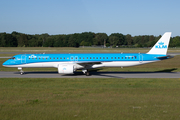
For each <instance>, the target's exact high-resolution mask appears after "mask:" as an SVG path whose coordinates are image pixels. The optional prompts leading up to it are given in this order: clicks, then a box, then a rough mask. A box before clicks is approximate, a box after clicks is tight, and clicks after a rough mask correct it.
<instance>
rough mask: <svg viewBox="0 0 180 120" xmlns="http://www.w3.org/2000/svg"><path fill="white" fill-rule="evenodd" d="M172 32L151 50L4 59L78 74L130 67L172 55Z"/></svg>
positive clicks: (13, 64)
mask: <svg viewBox="0 0 180 120" xmlns="http://www.w3.org/2000/svg"><path fill="white" fill-rule="evenodd" d="M170 37H171V32H166V33H164V35H163V36H162V37H161V38H160V39H159V40H158V41H157V43H156V44H155V45H154V46H153V47H152V48H151V49H150V51H149V52H148V53H66V54H19V55H15V56H13V57H11V58H10V59H9V60H7V61H5V62H4V63H3V66H5V67H17V68H18V70H20V74H21V75H23V74H24V71H23V70H22V69H23V68H27V67H45V68H47V67H54V68H57V69H58V73H59V74H74V72H75V71H76V70H82V72H83V73H84V74H85V75H86V76H89V75H90V73H89V70H90V69H94V68H100V67H128V66H136V65H142V64H147V63H152V62H157V61H161V60H165V59H168V58H172V56H170V55H167V50H168V45H169V41H170Z"/></svg>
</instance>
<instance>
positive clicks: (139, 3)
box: [0, 0, 180, 36]
mask: <svg viewBox="0 0 180 120" xmlns="http://www.w3.org/2000/svg"><path fill="white" fill-rule="evenodd" d="M179 5H180V0H0V32H7V33H11V32H13V31H17V32H21V33H26V34H42V33H48V34H50V35H55V34H71V33H82V32H95V33H99V32H103V33H107V34H108V35H110V34H111V33H122V34H125V35H126V34H131V35H133V36H135V35H155V36H158V35H162V34H164V32H172V36H180V31H179V29H180V7H179Z"/></svg>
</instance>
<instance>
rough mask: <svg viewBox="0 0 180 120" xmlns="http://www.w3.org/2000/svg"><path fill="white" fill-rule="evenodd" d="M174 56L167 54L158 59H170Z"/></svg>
mask: <svg viewBox="0 0 180 120" xmlns="http://www.w3.org/2000/svg"><path fill="white" fill-rule="evenodd" d="M173 57H174V56H171V55H166V56H162V57H157V58H158V59H168V58H173Z"/></svg>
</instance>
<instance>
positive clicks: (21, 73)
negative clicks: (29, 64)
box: [18, 67, 24, 75]
mask: <svg viewBox="0 0 180 120" xmlns="http://www.w3.org/2000/svg"><path fill="white" fill-rule="evenodd" d="M18 70H20V75H23V74H24V71H23V70H22V68H19V67H18Z"/></svg>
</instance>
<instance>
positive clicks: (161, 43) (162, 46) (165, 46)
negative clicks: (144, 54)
mask: <svg viewBox="0 0 180 120" xmlns="http://www.w3.org/2000/svg"><path fill="white" fill-rule="evenodd" d="M158 44H159V45H156V46H155V48H157V49H164V48H167V45H164V43H163V42H159V43H158Z"/></svg>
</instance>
